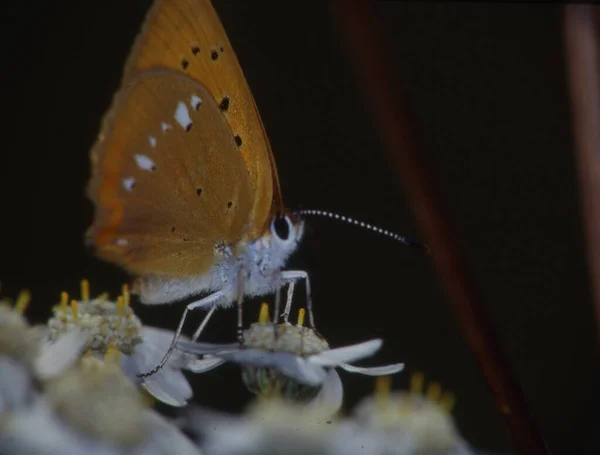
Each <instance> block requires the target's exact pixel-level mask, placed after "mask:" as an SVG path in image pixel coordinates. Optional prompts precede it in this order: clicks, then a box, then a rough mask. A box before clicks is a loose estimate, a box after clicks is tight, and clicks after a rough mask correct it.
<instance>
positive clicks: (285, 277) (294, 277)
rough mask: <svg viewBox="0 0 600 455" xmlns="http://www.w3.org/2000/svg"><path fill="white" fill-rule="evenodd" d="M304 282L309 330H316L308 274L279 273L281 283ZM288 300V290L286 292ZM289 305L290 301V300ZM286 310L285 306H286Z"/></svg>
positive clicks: (294, 272)
mask: <svg viewBox="0 0 600 455" xmlns="http://www.w3.org/2000/svg"><path fill="white" fill-rule="evenodd" d="M302 279H303V280H304V282H305V283H306V310H307V311H308V321H309V324H310V327H311V329H313V330H316V327H315V317H314V315H313V307H312V297H311V292H310V280H309V279H308V273H306V272H305V271H304V270H284V271H283V272H281V281H282V282H283V283H294V282H296V281H298V280H302ZM292 292H293V288H292ZM288 298H289V290H288ZM290 305H291V299H290ZM286 308H287V304H286Z"/></svg>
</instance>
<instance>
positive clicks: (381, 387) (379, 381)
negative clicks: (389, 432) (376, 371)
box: [375, 376, 392, 409]
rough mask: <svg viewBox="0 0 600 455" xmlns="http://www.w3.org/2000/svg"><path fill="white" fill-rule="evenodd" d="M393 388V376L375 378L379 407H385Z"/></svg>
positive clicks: (376, 397) (376, 398)
mask: <svg viewBox="0 0 600 455" xmlns="http://www.w3.org/2000/svg"><path fill="white" fill-rule="evenodd" d="M391 390H392V378H391V376H379V377H378V378H376V379H375V400H376V401H377V405H378V406H379V409H385V408H386V407H387V405H388V403H389V400H390V391H391Z"/></svg>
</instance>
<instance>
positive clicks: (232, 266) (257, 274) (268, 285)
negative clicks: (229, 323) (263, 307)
mask: <svg viewBox="0 0 600 455" xmlns="http://www.w3.org/2000/svg"><path fill="white" fill-rule="evenodd" d="M303 232H304V222H303V221H300V222H297V223H296V224H295V225H293V226H292V227H291V228H290V235H289V237H288V239H287V240H282V239H281V238H279V237H278V236H277V235H276V234H275V233H274V232H273V229H271V230H270V231H269V232H267V233H266V234H265V235H263V236H262V237H260V238H258V239H257V240H255V241H253V242H248V243H242V244H238V245H236V246H235V248H232V246H231V245H221V246H215V248H218V249H219V250H220V251H219V254H218V255H217V256H218V257H219V259H218V260H217V261H216V262H215V264H214V265H213V266H212V267H211V269H210V270H209V271H208V272H206V273H204V274H202V275H198V276H192V277H168V276H161V275H147V276H142V277H139V278H138V279H137V281H136V286H135V290H136V293H138V294H139V295H140V298H141V301H142V303H146V304H163V303H171V302H174V301H176V300H181V299H184V298H186V297H188V296H191V295H195V294H202V295H203V296H204V295H207V294H208V295H210V294H214V293H220V294H219V299H218V301H211V300H208V299H207V302H206V306H212V305H213V304H216V305H218V306H221V307H227V306H230V305H232V304H233V303H234V302H235V301H236V300H237V294H238V279H239V277H240V276H241V277H242V279H243V280H244V295H245V296H250V297H255V296H262V295H267V294H270V293H273V292H274V291H275V289H276V287H277V283H278V276H279V274H280V273H281V269H282V268H283V267H284V265H285V263H286V262H287V260H288V258H289V256H290V255H291V254H292V253H293V252H294V251H295V250H296V249H297V247H298V243H299V241H300V240H301V238H302V235H303ZM234 251H238V252H239V253H238V254H234Z"/></svg>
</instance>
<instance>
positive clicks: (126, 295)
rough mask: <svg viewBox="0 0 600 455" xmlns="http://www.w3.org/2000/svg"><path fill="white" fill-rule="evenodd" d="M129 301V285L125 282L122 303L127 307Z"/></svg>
mask: <svg viewBox="0 0 600 455" xmlns="http://www.w3.org/2000/svg"><path fill="white" fill-rule="evenodd" d="M129 301H130V295H129V285H128V284H127V283H125V284H124V285H123V305H124V306H126V307H128V306H129Z"/></svg>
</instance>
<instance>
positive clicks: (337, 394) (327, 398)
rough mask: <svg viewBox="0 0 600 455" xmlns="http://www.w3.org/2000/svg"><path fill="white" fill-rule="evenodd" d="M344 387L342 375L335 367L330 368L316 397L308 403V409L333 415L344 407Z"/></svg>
mask: <svg viewBox="0 0 600 455" xmlns="http://www.w3.org/2000/svg"><path fill="white" fill-rule="evenodd" d="M343 399H344V388H343V386H342V381H341V379H340V375H339V374H338V373H337V371H335V370H334V369H333V368H332V369H331V370H329V373H328V374H327V377H326V378H325V381H323V385H322V386H321V390H319V393H318V394H317V396H316V397H314V398H313V399H312V400H311V401H310V402H309V403H307V404H306V408H307V409H314V410H316V411H319V412H323V413H325V414H326V415H333V414H335V413H336V412H338V411H339V410H340V408H341V407H342V401H343Z"/></svg>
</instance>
